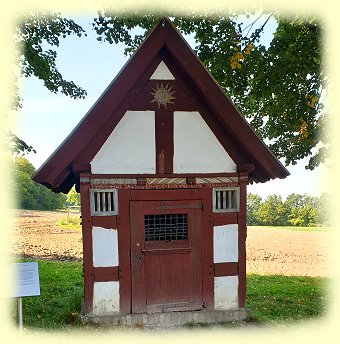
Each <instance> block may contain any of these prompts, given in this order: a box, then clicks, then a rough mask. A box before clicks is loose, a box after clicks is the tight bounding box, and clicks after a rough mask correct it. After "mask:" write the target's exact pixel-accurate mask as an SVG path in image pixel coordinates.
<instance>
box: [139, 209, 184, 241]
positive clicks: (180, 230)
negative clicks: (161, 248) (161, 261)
mask: <svg viewBox="0 0 340 344" xmlns="http://www.w3.org/2000/svg"><path fill="white" fill-rule="evenodd" d="M144 239H145V241H173V240H185V239H188V221H187V214H160V215H144Z"/></svg>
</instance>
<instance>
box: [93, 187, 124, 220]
mask: <svg viewBox="0 0 340 344" xmlns="http://www.w3.org/2000/svg"><path fill="white" fill-rule="evenodd" d="M90 204H91V215H93V216H109V215H117V214H118V194H117V190H112V189H91V190H90Z"/></svg>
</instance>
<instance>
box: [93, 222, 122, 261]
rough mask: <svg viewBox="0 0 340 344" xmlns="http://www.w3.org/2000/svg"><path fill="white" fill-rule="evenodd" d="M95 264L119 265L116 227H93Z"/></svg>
mask: <svg viewBox="0 0 340 344" xmlns="http://www.w3.org/2000/svg"><path fill="white" fill-rule="evenodd" d="M92 249H93V266H118V265H119V263H118V235H117V230H116V229H106V228H102V227H93V228H92Z"/></svg>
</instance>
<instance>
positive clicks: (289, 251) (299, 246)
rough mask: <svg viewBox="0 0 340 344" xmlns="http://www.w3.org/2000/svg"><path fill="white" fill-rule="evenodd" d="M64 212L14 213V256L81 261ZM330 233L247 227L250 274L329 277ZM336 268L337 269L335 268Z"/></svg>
mask: <svg viewBox="0 0 340 344" xmlns="http://www.w3.org/2000/svg"><path fill="white" fill-rule="evenodd" d="M66 215H67V214H66V213H65V212H56V211H53V212H51V211H32V210H17V211H15V212H13V231H14V233H13V235H11V238H12V247H11V251H12V254H15V255H18V256H21V257H27V258H34V259H51V260H63V261H71V260H79V261H80V260H81V259H82V254H83V248H82V238H81V231H77V230H67V229H62V228H59V227H58V225H57V222H58V220H59V219H60V218H63V217H66ZM332 235H333V234H332V232H331V231H313V232H303V231H301V232H300V231H292V230H287V229H271V228H255V227H248V235H247V272H253V273H258V274H280V275H287V276H289V275H291V276H330V275H331V272H332V268H331V266H332V264H331V257H330V256H331V248H332V242H334V240H332ZM333 266H334V265H333Z"/></svg>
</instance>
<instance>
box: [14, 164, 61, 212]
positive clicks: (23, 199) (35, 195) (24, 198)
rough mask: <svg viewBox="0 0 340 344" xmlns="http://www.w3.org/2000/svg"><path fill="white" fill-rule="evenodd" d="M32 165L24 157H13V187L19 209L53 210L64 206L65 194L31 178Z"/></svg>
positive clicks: (33, 169) (33, 170)
mask: <svg viewBox="0 0 340 344" xmlns="http://www.w3.org/2000/svg"><path fill="white" fill-rule="evenodd" d="M34 172H35V168H34V166H33V165H32V164H31V163H30V162H29V161H28V160H27V159H25V158H23V157H17V158H16V159H14V188H15V191H16V195H17V206H18V207H19V208H20V209H37V210H54V209H61V208H62V207H63V206H64V203H65V199H66V196H65V195H64V194H56V193H54V192H52V191H51V190H49V189H47V188H45V187H44V186H43V185H40V184H37V183H36V182H34V181H33V180H32V179H31V176H32V175H33V173H34Z"/></svg>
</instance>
